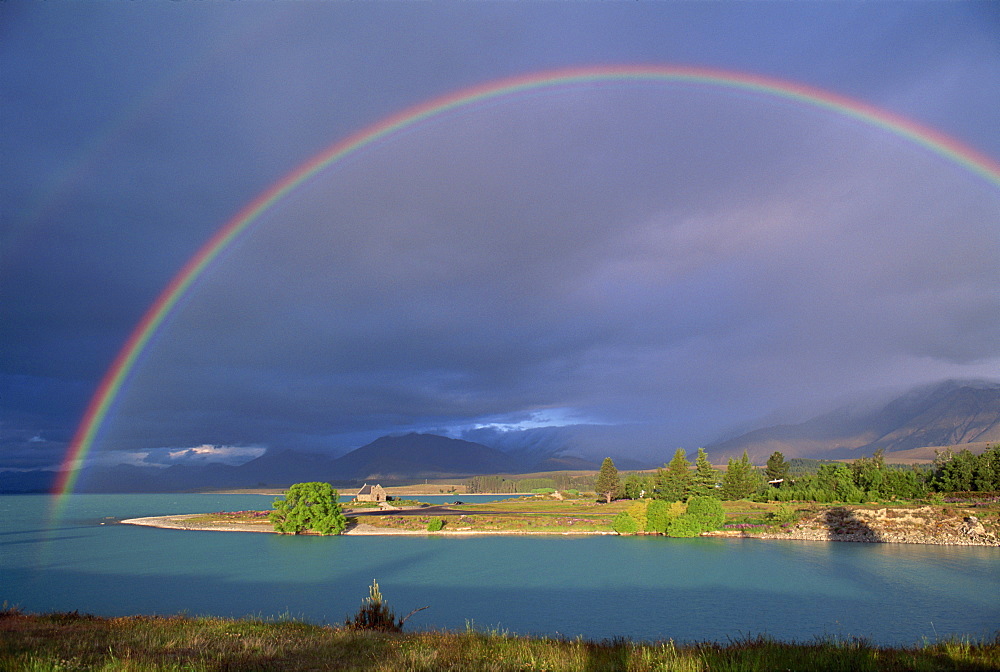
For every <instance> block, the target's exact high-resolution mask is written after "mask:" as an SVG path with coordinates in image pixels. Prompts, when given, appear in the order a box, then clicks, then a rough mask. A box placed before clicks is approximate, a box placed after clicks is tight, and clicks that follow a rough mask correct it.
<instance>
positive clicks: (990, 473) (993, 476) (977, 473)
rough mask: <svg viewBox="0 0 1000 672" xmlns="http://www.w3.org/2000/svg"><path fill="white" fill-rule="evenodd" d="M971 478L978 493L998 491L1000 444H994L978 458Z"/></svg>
mask: <svg viewBox="0 0 1000 672" xmlns="http://www.w3.org/2000/svg"><path fill="white" fill-rule="evenodd" d="M973 472H974V474H973V475H974V478H973V482H972V484H973V486H975V488H976V490H978V491H979V492H988V491H992V490H1000V444H994V445H992V446H990V447H989V448H987V449H986V451H985V452H984V453H983V454H982V455H980V456H979V460H978V462H977V464H976V467H975V469H974V470H973Z"/></svg>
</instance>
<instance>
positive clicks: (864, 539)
mask: <svg viewBox="0 0 1000 672" xmlns="http://www.w3.org/2000/svg"><path fill="white" fill-rule="evenodd" d="M194 515H197V514H180V515H168V516H147V517H144V518H128V519H124V520H120V521H118V522H119V523H121V524H122V525H139V526H144V527H157V528H161V529H169V530H189V531H196V532H255V533H264V534H278V533H277V532H275V531H274V529H272V528H270V525H269V524H267V523H260V524H249V525H189V524H185V523H184V520H185V519H188V518H191V517H192V516H194ZM306 534H307V535H308V536H313V535H309V533H306ZM497 535H499V536H508V537H522V536H548V537H585V536H608V535H615V536H636V535H618V533H617V532H614V531H612V530H607V531H604V530H578V531H577V530H572V531H570V530H567V531H564V532H551V531H541V530H538V531H535V530H469V529H455V530H438V531H437V532H429V531H427V530H393V529H386V528H380V527H376V526H374V525H370V524H368V523H355V524H354V525H352V526H351V527H350V528H348V529H347V530H345V531H344V532H343V533H342V534H341V536H359V537H365V536H369V537H376V536H386V537H391V536H406V537H440V536H447V537H474V536H497ZM639 536H641V535H639ZM699 536H702V537H714V538H719V539H761V540H764V541H818V542H842V543H845V542H846V543H867V544H918V545H928V546H975V547H982V548H996V547H1000V542H998V540H997V539H995V538H992V537H991V536H986V535H983V536H980V535H970V534H968V533H966V534H962V535H954V534H948V535H941V536H929V535H926V534H915V533H912V532H911V533H909V534H890V535H883V534H878V533H871V532H867V531H866V532H850V533H836V532H832V531H830V530H826V529H814V528H810V527H805V528H799V529H791V530H789V531H787V532H783V533H775V532H748V531H745V530H740V531H736V530H716V531H713V532H703V533H702V534H701V535H699Z"/></svg>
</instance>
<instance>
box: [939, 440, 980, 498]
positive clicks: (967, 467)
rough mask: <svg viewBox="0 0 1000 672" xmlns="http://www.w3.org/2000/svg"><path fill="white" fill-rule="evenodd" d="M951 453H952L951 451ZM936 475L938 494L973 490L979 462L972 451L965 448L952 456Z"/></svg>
mask: <svg viewBox="0 0 1000 672" xmlns="http://www.w3.org/2000/svg"><path fill="white" fill-rule="evenodd" d="M949 452H950V451H949ZM950 457H951V459H949V460H947V461H946V462H945V463H944V464H942V465H941V467H940V468H939V469H938V470H937V473H936V474H934V485H935V488H936V489H937V490H938V492H958V491H966V490H972V489H973V487H974V485H975V478H976V466H977V462H978V461H979V460H978V459H977V458H976V456H975V455H973V454H972V451H971V450H969V449H968V448H963V449H962V450H960V451H958V453H957V454H955V455H952V456H950Z"/></svg>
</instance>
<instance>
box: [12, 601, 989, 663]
mask: <svg viewBox="0 0 1000 672" xmlns="http://www.w3.org/2000/svg"><path fill="white" fill-rule="evenodd" d="M996 669H1000V637H998V638H996V639H994V640H993V641H988V642H975V641H966V640H949V641H943V642H936V643H925V644H921V645H916V646H911V647H879V646H875V645H874V644H872V643H870V642H867V641H865V640H858V639H850V640H836V639H819V640H816V641H812V642H804V643H785V642H779V641H775V640H772V639H769V638H767V637H746V638H743V639H738V640H734V641H730V642H729V643H727V644H718V643H694V644H684V645H682V644H676V643H674V642H673V641H664V642H655V643H640V642H631V641H628V640H624V639H615V640H612V641H603V642H591V641H587V640H583V639H572V640H567V639H549V638H532V637H521V636H517V635H512V634H508V633H505V632H496V631H493V632H477V631H474V630H472V629H469V630H467V631H466V632H459V633H449V632H417V633H398V632H380V631H373V630H364V629H357V628H353V627H349V626H347V625H345V626H341V627H330V626H317V625H310V624H307V623H303V622H301V621H296V620H283V621H276V622H275V621H262V620H259V619H243V620H229V619H221V618H189V617H184V616H173V617H155V616H132V617H127V618H108V619H105V618H97V617H94V616H87V615H81V614H77V613H69V614H47V615H30V614H22V613H20V612H18V611H16V610H7V611H0V670H10V671H14V670H25V671H37V672H43V671H44V672H55V671H62V670H104V671H107V672H112V671H119V670H121V671H139V670H142V671H147V670H148V671H160V670H164V671H167V670H169V671H171V672H174V671H179V670H190V671H205V672H209V671H211V672H214V671H217V670H218V671H221V670H226V671H229V672H240V671H243V670H275V671H279V672H280V671H288V672H292V671H298V670H344V671H357V672H381V671H385V672H409V671H413V672H417V671H420V672H424V671H430V670H464V671H469V672H472V671H477V670H484V671H486V670H489V671H491V672H503V671H506V670H511V671H513V670H551V671H553V672H555V671H566V672H575V671H580V672H584V671H586V672H600V671H604V670H606V671H608V672H611V671H612V670H613V671H616V672H618V671H631V672H645V671H646V670H649V671H653V670H656V671H662V672H666V671H672V670H677V671H684V672H701V671H704V672H711V671H715V670H720V671H721V670H726V671H736V670H739V671H748V672H752V671H755V670H761V671H763V670H837V671H840V670H843V671H844V672H848V671H851V672H856V671H859V672H864V671H866V670H886V671H897V670H898V671H900V672H903V671H907V670H914V671H921V672H932V671H936V670H954V671H963V672H977V671H985V670H996Z"/></svg>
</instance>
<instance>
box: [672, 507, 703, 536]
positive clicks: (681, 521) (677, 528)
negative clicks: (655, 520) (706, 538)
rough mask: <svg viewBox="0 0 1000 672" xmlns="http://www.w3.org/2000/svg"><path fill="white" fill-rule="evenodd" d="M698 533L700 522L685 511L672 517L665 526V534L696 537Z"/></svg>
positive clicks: (699, 531)
mask: <svg viewBox="0 0 1000 672" xmlns="http://www.w3.org/2000/svg"><path fill="white" fill-rule="evenodd" d="M699 534H701V522H700V521H699V520H698V519H697V518H694V517H693V516H690V515H688V514H686V513H685V514H684V515H682V516H678V517H676V518H674V519H673V520H672V521H670V525H668V526H667V535H668V536H671V537H697V536H698V535H699Z"/></svg>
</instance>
